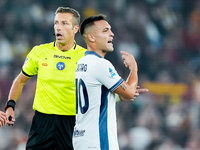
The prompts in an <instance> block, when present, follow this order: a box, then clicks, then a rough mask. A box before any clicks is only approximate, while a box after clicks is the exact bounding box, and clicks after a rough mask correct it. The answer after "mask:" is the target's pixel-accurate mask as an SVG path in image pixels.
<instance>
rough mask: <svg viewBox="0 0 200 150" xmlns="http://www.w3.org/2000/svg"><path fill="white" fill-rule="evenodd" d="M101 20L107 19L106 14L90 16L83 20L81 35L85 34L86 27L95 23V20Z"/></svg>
mask: <svg viewBox="0 0 200 150" xmlns="http://www.w3.org/2000/svg"><path fill="white" fill-rule="evenodd" d="M100 20H106V15H103V14H99V15H95V16H91V17H88V18H86V19H85V20H83V22H82V23H81V26H80V33H81V35H82V36H83V34H84V32H85V29H86V28H88V27H90V26H92V25H94V22H96V21H100Z"/></svg>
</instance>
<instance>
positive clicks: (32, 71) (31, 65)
mask: <svg viewBox="0 0 200 150" xmlns="http://www.w3.org/2000/svg"><path fill="white" fill-rule="evenodd" d="M37 47H38V46H35V47H33V49H32V50H31V51H30V52H29V54H28V55H27V57H26V59H25V62H24V64H23V66H22V73H23V74H24V75H25V76H27V77H32V76H34V75H36V74H37V73H38V54H37Z"/></svg>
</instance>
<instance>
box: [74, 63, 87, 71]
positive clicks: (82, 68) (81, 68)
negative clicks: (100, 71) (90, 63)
mask: <svg viewBox="0 0 200 150" xmlns="http://www.w3.org/2000/svg"><path fill="white" fill-rule="evenodd" d="M86 71H87V64H78V65H77V68H76V72H86Z"/></svg>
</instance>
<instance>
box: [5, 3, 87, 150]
mask: <svg viewBox="0 0 200 150" xmlns="http://www.w3.org/2000/svg"><path fill="white" fill-rule="evenodd" d="M79 23H80V15H79V13H78V12H77V11H76V10H74V9H72V8H69V7H59V8H58V9H57V10H56V12H55V19H54V32H55V38H56V41H55V42H51V43H46V44H42V45H38V46H35V47H33V48H32V50H31V51H30V52H29V54H28V55H27V57H26V60H25V62H24V65H23V67H22V71H21V72H20V73H19V75H18V76H17V77H16V79H15V80H14V81H13V84H12V87H11V89H10V93H9V96H8V101H7V103H6V106H5V110H6V117H7V120H8V118H9V119H10V121H8V122H7V124H8V125H13V124H14V122H15V115H14V109H15V104H16V102H17V99H18V98H19V96H20V95H21V92H22V89H23V87H24V85H25V83H26V82H27V81H28V80H29V79H30V78H31V77H33V76H35V75H37V88H36V92H35V98H34V103H33V110H35V115H34V117H33V121H32V125H31V129H30V131H29V136H28V141H27V144H26V149H27V150H55V149H56V150H73V147H72V133H73V128H74V125H75V115H76V98H75V70H76V65H77V62H78V60H79V59H80V58H81V57H82V56H83V55H84V53H85V51H86V49H84V48H83V47H81V46H79V45H77V44H76V42H75V39H74V38H75V34H76V33H77V31H78V30H79ZM10 116H11V117H12V118H11V117H10Z"/></svg>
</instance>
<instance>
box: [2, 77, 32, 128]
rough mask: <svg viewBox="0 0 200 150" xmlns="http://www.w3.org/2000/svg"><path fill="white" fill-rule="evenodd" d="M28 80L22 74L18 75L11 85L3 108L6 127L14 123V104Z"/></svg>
mask: <svg viewBox="0 0 200 150" xmlns="http://www.w3.org/2000/svg"><path fill="white" fill-rule="evenodd" d="M29 79H30V78H28V77H26V76H25V75H23V74H22V73H20V74H19V75H18V76H17V77H16V78H15V80H14V81H13V84H12V86H11V89H10V93H9V96H8V101H7V103H6V106H5V110H6V119H7V124H8V125H13V124H14V122H15V116H14V108H15V103H16V102H17V100H18V98H19V96H20V95H21V93H22V89H23V87H24V85H25V83H26V82H27V81H28V80H29ZM10 116H11V117H12V118H11V117H10Z"/></svg>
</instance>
